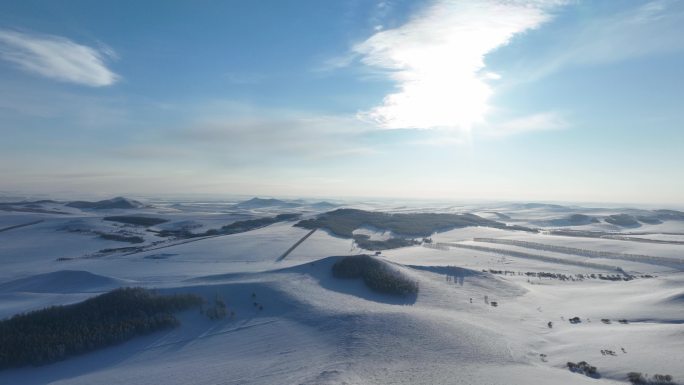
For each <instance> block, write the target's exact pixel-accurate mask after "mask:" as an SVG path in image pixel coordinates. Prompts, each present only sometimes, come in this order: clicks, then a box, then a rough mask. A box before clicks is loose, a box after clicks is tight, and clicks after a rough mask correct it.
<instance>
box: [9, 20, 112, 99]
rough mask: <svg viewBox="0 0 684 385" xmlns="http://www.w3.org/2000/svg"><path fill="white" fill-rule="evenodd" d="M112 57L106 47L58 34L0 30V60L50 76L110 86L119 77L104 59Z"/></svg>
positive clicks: (84, 83)
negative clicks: (83, 43)
mask: <svg viewBox="0 0 684 385" xmlns="http://www.w3.org/2000/svg"><path fill="white" fill-rule="evenodd" d="M115 57H116V55H115V53H114V51H112V50H111V49H110V48H107V47H101V48H93V47H88V46H85V45H82V44H78V43H75V42H73V41H72V40H69V39H67V38H64V37H61V36H54V35H37V34H28V33H23V32H17V31H11V30H0V59H3V60H5V61H7V62H10V63H13V64H14V65H16V66H17V67H18V68H20V69H22V70H24V71H27V72H30V73H33V74H37V75H41V76H44V77H47V78H50V79H55V80H59V81H63V82H69V83H76V84H81V85H85V86H91V87H102V86H109V85H112V84H114V83H115V82H116V81H117V80H118V79H119V76H118V75H117V74H115V73H114V72H112V71H111V70H110V69H109V68H107V66H106V64H105V62H106V59H108V58H115Z"/></svg>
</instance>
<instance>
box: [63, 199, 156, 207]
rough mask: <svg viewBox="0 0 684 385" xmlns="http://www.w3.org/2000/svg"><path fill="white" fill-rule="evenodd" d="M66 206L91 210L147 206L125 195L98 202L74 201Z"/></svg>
mask: <svg viewBox="0 0 684 385" xmlns="http://www.w3.org/2000/svg"><path fill="white" fill-rule="evenodd" d="M65 206H68V207H73V208H77V209H90V210H107V209H139V208H142V207H145V205H144V204H143V203H141V202H138V201H136V200H133V199H128V198H124V197H116V198H112V199H105V200H101V201H96V202H89V201H73V202H69V203H67V204H66V205H65Z"/></svg>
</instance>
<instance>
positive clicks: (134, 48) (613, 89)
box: [0, 0, 684, 204]
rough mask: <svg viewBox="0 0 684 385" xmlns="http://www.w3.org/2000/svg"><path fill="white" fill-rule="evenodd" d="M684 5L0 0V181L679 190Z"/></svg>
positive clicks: (141, 189)
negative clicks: (0, 0) (0, 134)
mask: <svg viewBox="0 0 684 385" xmlns="http://www.w3.org/2000/svg"><path fill="white" fill-rule="evenodd" d="M681 36H684V2H682V1H675V0H670V1H667V0H662V1H660V0H658V1H619V2H614V1H600V2H596V1H570V0H568V1H564V0H548V1H545V0H512V1H503V0H478V1H475V0H460V1H446V0H433V1H396V0H395V1H392V0H384V1H380V0H377V1H374V0H351V1H339V2H332V1H291V2H285V1H242V2H239V1H193V2H190V1H183V2H181V1H163V2H162V1H159V2H155V1H148V2H140V1H99V2H92V1H28V0H22V1H3V2H2V3H0V132H1V133H2V138H3V139H2V141H0V174H1V175H2V179H1V180H0V191H5V192H24V193H55V194H57V193H69V192H78V193H80V194H92V195H111V194H122V193H126V194H162V193H163V194H173V193H177V194H191V193H206V194H216V195H220V194H241V195H243V194H246V195H268V196H318V197H326V196H329V197H355V196H356V197H399V198H435V199H453V200H460V199H485V200H549V201H594V202H599V201H607V202H630V203H653V204H661V203H662V204H682V203H683V202H682V197H683V196H684V178H682V175H683V173H682V171H681V170H682V166H684V151H682V148H684V130H683V128H684V109H683V108H682V100H684V80H683V79H684V39H681Z"/></svg>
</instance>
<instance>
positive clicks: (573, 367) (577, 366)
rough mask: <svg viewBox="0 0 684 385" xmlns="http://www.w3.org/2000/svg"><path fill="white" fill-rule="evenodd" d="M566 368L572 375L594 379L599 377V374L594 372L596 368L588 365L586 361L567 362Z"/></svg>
mask: <svg viewBox="0 0 684 385" xmlns="http://www.w3.org/2000/svg"><path fill="white" fill-rule="evenodd" d="M567 366H568V369H570V371H571V372H574V373H581V374H584V375H585V376H589V377H594V378H596V377H598V376H599V373H598V371H597V370H596V366H592V365H589V364H588V363H587V362H586V361H580V362H577V363H574V362H568V363H567Z"/></svg>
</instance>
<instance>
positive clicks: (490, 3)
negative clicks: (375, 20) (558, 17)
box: [353, 0, 563, 131]
mask: <svg viewBox="0 0 684 385" xmlns="http://www.w3.org/2000/svg"><path fill="white" fill-rule="evenodd" d="M562 3H563V2H562V1H541V0H514V1H508V0H486V1H482V0H461V1H453V0H438V1H435V2H434V3H432V4H431V5H430V6H429V7H427V8H426V9H424V10H423V11H422V12H421V13H419V14H418V15H416V16H415V17H413V18H412V19H411V20H410V21H409V22H407V23H406V24H404V25H403V26H401V27H399V28H395V29H387V30H383V31H381V32H378V33H376V34H374V35H373V36H371V37H370V38H369V39H367V40H366V41H364V42H362V43H360V44H357V45H356V46H354V47H353V52H354V53H355V54H357V55H359V56H360V58H361V59H360V60H361V62H362V63H363V64H365V65H367V66H369V67H372V68H376V69H381V70H384V71H386V76H388V77H389V78H390V79H391V80H392V81H394V82H395V84H396V88H397V90H396V92H393V93H390V94H388V95H386V96H385V98H384V100H383V103H382V105H379V106H377V107H375V108H372V109H371V110H369V111H365V112H362V113H360V114H359V117H360V118H361V119H363V120H366V121H371V122H373V123H375V124H376V125H378V126H380V127H383V128H390V129H397V128H415V129H450V130H460V131H469V130H470V129H471V128H472V127H473V126H474V125H475V124H478V123H479V124H481V123H483V122H484V118H485V115H486V114H487V112H488V110H489V108H490V106H489V99H490V97H491V95H492V93H493V90H492V85H491V84H490V82H491V81H493V80H496V79H498V77H499V75H497V74H493V73H488V72H487V71H486V70H485V56H486V55H487V54H488V53H489V52H492V51H494V50H496V49H497V48H499V47H501V46H504V45H506V44H508V43H509V42H510V41H511V39H512V38H513V37H514V36H516V35H518V34H521V33H524V32H525V31H529V30H531V29H535V28H537V27H539V26H540V25H542V24H543V23H545V22H547V21H548V20H550V19H551V14H550V11H551V9H552V8H553V7H555V6H557V5H559V4H562Z"/></svg>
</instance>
